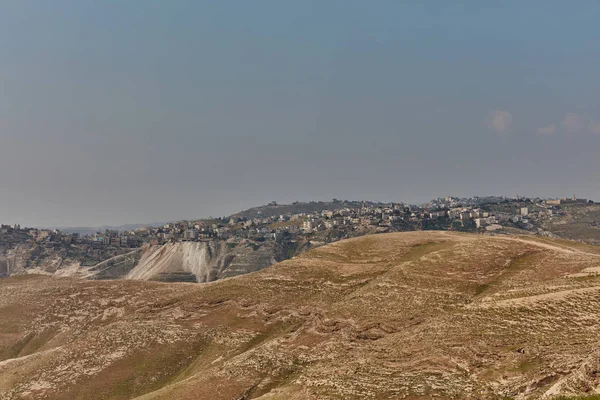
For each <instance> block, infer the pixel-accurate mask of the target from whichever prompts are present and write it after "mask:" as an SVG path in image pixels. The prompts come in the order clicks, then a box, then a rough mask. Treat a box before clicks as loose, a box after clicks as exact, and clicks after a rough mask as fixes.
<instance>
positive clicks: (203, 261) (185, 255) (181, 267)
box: [125, 241, 283, 282]
mask: <svg viewBox="0 0 600 400" xmlns="http://www.w3.org/2000/svg"><path fill="white" fill-rule="evenodd" d="M282 256H283V255H282V247H281V246H280V245H278V244H276V243H256V242H251V241H241V242H239V243H232V242H225V241H207V242H178V243H167V244H165V245H163V246H149V245H147V246H144V248H143V249H142V250H141V258H140V260H139V263H138V264H137V265H136V266H135V268H133V269H132V270H131V271H129V272H128V273H127V275H126V276H125V279H135V280H159V281H195V282H210V281H214V280H217V279H221V278H227V277H232V276H236V275H242V274H246V273H248V272H252V271H257V270H260V269H263V268H266V267H268V266H270V265H272V264H274V263H275V262H277V261H279V260H281V258H282Z"/></svg>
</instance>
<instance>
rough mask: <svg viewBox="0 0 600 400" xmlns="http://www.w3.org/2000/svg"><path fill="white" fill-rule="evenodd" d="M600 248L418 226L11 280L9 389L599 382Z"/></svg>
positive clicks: (348, 390)
mask: <svg viewBox="0 0 600 400" xmlns="http://www.w3.org/2000/svg"><path fill="white" fill-rule="evenodd" d="M599 271H600V251H599V249H598V248H595V247H592V246H587V245H583V244H580V243H574V242H568V241H558V240H551V239H535V238H532V237H516V236H515V237H500V236H496V237H488V236H478V235H470V234H458V233H450V232H409V233H396V234H385V235H375V236H367V237H361V238H356V239H351V240H346V241H341V242H337V243H335V244H332V245H328V246H324V247H321V248H318V249H316V250H313V251H310V252H308V253H305V254H303V255H301V256H299V257H297V258H294V259H292V260H288V261H285V262H282V263H279V264H277V265H275V266H273V267H270V268H267V269H264V270H262V271H259V272H255V273H251V274H248V275H244V276H239V277H236V278H230V279H224V280H220V281H216V282H213V283H207V284H186V283H158V282H141V281H82V280H74V279H69V278H62V279H60V278H50V277H42V276H21V277H13V278H8V279H4V280H0V321H2V323H1V324H0V399H3V400H4V399H18V398H23V399H138V400H142V399H143V400H150V399H211V400H212V399H227V400H231V399H261V400H275V399H298V400H300V399H419V398H423V399H425V398H437V399H510V398H514V399H537V398H542V397H549V398H551V397H554V396H559V395H569V396H570V395H585V394H592V393H597V392H600V348H599V347H598V344H599V339H600V323H598V320H599V317H600V277H599V276H598V272H599Z"/></svg>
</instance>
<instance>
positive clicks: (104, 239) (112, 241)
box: [0, 224, 142, 248]
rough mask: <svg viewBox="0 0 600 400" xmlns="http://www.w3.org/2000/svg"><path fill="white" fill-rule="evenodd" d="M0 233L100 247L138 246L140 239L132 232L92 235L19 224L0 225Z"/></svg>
mask: <svg viewBox="0 0 600 400" xmlns="http://www.w3.org/2000/svg"><path fill="white" fill-rule="evenodd" d="M0 234H4V235H14V236H16V237H19V238H27V239H29V240H30V241H33V242H36V243H39V244H42V245H48V246H52V245H57V244H80V245H90V246H92V247H95V248H100V247H139V246H140V245H141V244H142V240H140V239H139V238H137V237H136V235H135V233H132V232H118V231H106V232H104V233H96V234H93V235H80V234H79V233H69V232H62V231H60V230H58V229H37V228H21V226H20V225H18V224H17V225H1V226H0Z"/></svg>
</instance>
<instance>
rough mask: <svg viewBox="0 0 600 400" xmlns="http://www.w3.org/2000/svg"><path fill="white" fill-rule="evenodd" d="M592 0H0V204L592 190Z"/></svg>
mask: <svg viewBox="0 0 600 400" xmlns="http://www.w3.org/2000/svg"><path fill="white" fill-rule="evenodd" d="M599 20H600V3H599V2H597V1H585V0H579V1H577V2H566V1H551V0H545V1H527V2H523V1H503V2H478V1H453V2H442V1H423V0H418V1H417V0H415V1H395V0H393V1H392V0H390V1H384V0H375V1H354V0H328V1H311V0H302V1H291V0H284V1H281V0H272V1H271V0H256V1H241V0H237V1H230V0H218V1H216V0H214V1H208V0H206V1H203V0H192V1H184V0H175V1H162V0H161V1H153V0H131V1H126V2H124V1H111V0H107V1H91V0H69V1H67V0H53V1H46V0H37V1H36V0H31V1H26V2H24V1H20V0H5V1H3V2H2V5H0V222H2V223H11V224H13V223H20V224H22V225H26V226H99V225H119V224H123V223H147V222H153V221H171V220H179V219H193V218H202V217H208V216H221V215H223V216H224V215H228V214H231V213H234V212H237V211H240V210H242V209H245V208H248V207H252V206H257V205H261V204H265V203H268V202H270V201H273V200H275V201H277V202H280V203H287V202H293V201H296V200H298V201H309V200H329V199H332V198H339V199H356V200H362V199H365V200H373V201H398V202H400V201H404V202H410V203H419V202H425V201H427V200H429V199H431V198H436V197H441V196H449V195H452V196H461V197H463V196H464V197H466V196H473V195H506V196H516V195H517V194H519V195H521V196H540V197H563V196H571V195H573V194H576V195H577V196H578V197H584V198H589V199H595V200H599V201H600V185H599V177H600V157H599V156H598V155H599V149H600V79H599V72H598V71H600V40H598V38H600V23H598V21H599Z"/></svg>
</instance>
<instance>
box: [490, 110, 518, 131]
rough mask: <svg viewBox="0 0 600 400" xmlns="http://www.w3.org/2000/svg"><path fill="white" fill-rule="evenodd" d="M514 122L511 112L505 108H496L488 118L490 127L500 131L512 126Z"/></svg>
mask: <svg viewBox="0 0 600 400" xmlns="http://www.w3.org/2000/svg"><path fill="white" fill-rule="evenodd" d="M512 122H513V116H512V114H511V113H509V112H508V111H504V110H496V111H494V112H493V113H492V114H491V115H490V117H489V118H488V120H487V125H488V127H489V128H490V129H493V130H495V131H496V132H498V133H503V132H505V131H506V130H507V129H508V128H510V126H511V125H512Z"/></svg>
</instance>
